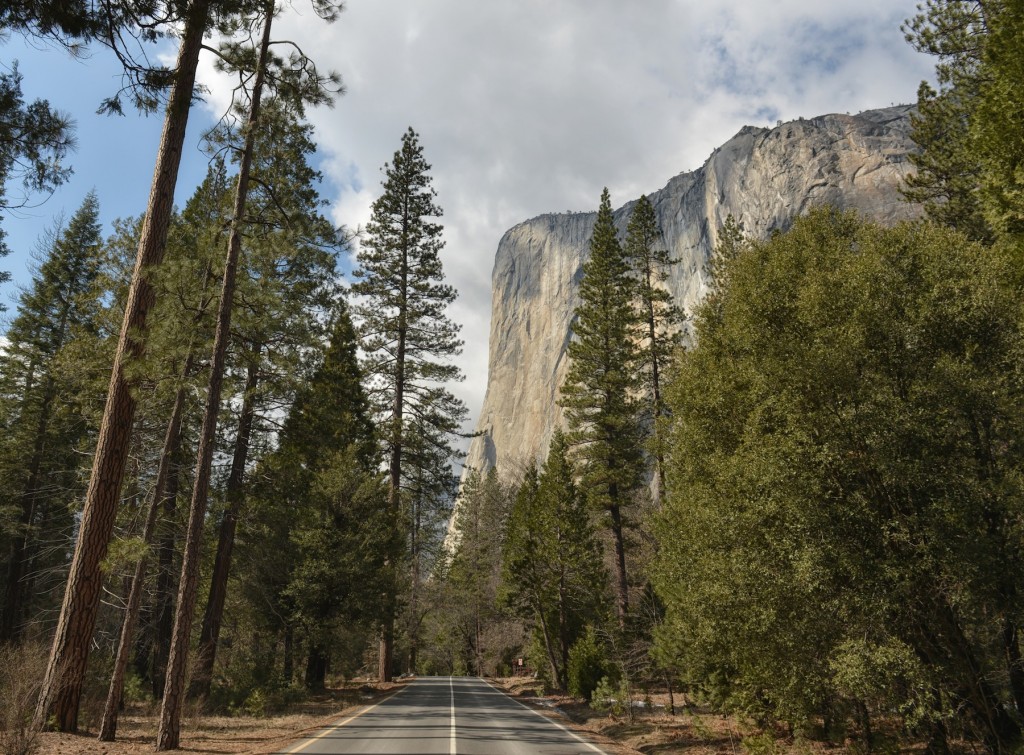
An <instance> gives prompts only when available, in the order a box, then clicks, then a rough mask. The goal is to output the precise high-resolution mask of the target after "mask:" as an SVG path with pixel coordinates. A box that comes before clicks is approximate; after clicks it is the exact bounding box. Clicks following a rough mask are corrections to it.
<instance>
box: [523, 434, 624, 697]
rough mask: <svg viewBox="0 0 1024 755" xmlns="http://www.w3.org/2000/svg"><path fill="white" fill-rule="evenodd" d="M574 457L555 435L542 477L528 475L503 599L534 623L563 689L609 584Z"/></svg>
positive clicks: (553, 675)
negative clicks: (573, 653) (573, 652)
mask: <svg viewBox="0 0 1024 755" xmlns="http://www.w3.org/2000/svg"><path fill="white" fill-rule="evenodd" d="M568 451H569V449H568V443H567V441H566V438H565V436H564V435H563V434H562V433H561V431H557V430H556V432H555V435H554V437H553V438H552V439H551V447H550V449H549V451H548V458H547V460H546V461H545V462H544V466H543V468H542V469H541V472H540V475H539V476H538V475H537V473H536V472H535V471H533V470H529V471H528V472H527V474H526V475H525V477H524V479H523V482H522V483H521V485H520V487H519V490H518V492H517V494H516V497H515V501H514V502H513V505H512V511H511V514H510V517H509V525H508V540H507V542H506V545H505V553H504V564H503V600H504V602H505V603H506V604H508V605H510V606H512V607H513V609H514V610H516V611H517V612H518V614H519V615H520V616H521V617H522V618H523V619H525V620H527V621H529V622H530V623H531V624H532V625H533V627H534V630H535V634H536V636H537V638H538V641H539V643H540V646H541V648H542V650H543V654H542V655H543V656H544V657H545V658H546V661H547V664H546V665H547V666H548V670H550V673H549V674H548V675H549V676H550V677H551V682H552V683H553V684H557V685H559V686H561V687H562V688H565V687H566V685H567V684H568V677H567V674H568V658H569V649H570V648H571V647H572V646H573V643H575V642H576V640H577V638H578V637H579V636H580V634H581V633H582V631H583V629H584V626H585V624H586V623H587V622H588V621H596V620H597V619H598V618H599V617H600V615H601V608H602V603H603V600H602V598H603V597H604V595H605V590H606V584H607V575H606V574H605V572H604V569H603V568H602V565H601V551H600V547H599V545H598V543H597V539H596V537H595V533H594V530H593V526H592V524H591V522H590V516H589V512H588V510H587V505H586V499H585V498H584V496H583V494H582V492H581V491H580V490H579V488H578V487H577V485H576V482H575V479H574V472H573V468H572V466H571V464H570V462H569V459H568ZM537 657H538V659H539V658H540V657H542V656H541V654H538V656H537ZM545 671H547V670H545Z"/></svg>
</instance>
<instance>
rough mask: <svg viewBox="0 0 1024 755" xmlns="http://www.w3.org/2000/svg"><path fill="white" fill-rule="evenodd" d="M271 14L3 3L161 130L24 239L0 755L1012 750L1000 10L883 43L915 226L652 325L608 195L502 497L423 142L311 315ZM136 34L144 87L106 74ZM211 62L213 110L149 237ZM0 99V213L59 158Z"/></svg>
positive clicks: (316, 270) (978, 2) (299, 85)
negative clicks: (417, 683) (476, 442)
mask: <svg viewBox="0 0 1024 755" xmlns="http://www.w3.org/2000/svg"><path fill="white" fill-rule="evenodd" d="M312 5H313V8H314V10H315V11H316V14H317V16H318V17H319V18H320V19H322V20H323V21H324V22H330V21H333V20H334V19H335V18H336V17H337V15H338V13H339V12H340V10H341V8H340V4H339V3H334V2H330V0H312ZM279 12H280V9H279V8H278V7H277V6H276V5H275V3H274V2H272V1H268V0H263V1H262V2H259V1H257V0H233V1H232V2H222V3H212V2H209V0H191V2H187V3H166V4H164V3H155V4H154V3H135V2H113V3H101V4H99V5H95V6H94V5H93V4H88V3H49V2H41V3H32V4H24V5H5V6H4V7H2V8H0V26H2V27H3V28H4V29H5V30H6V32H7V33H16V34H24V35H29V36H31V37H34V38H37V39H40V40H47V41H48V43H53V44H59V45H65V46H69V47H71V46H74V45H82V44H94V45H99V46H106V47H109V48H111V49H113V50H114V51H115V52H116V53H117V54H118V56H119V59H120V60H121V61H122V62H123V64H124V74H125V75H124V79H123V84H124V86H123V89H122V90H121V91H120V93H119V94H117V95H115V96H113V97H111V98H110V99H108V100H107V101H106V102H105V103H104V105H103V106H104V107H105V108H106V109H107V110H109V111H111V112H118V111H120V110H122V109H123V108H125V107H136V108H140V109H143V110H148V111H153V112H162V113H163V117H164V129H163V133H162V136H161V143H160V145H159V147H160V148H159V152H158V158H157V165H156V166H155V167H156V169H155V172H154V179H153V186H152V191H151V194H150V197H149V200H148V203H147V204H146V205H144V206H142V205H140V207H139V214H138V215H137V216H136V217H128V218H124V219H121V220H119V221H118V222H117V223H115V225H114V227H113V229H112V231H111V232H110V233H109V234H108V235H104V234H103V231H102V228H101V225H100V222H99V217H100V203H101V202H102V199H103V198H102V197H100V196H97V195H95V194H90V195H89V196H88V197H87V198H86V200H85V201H84V202H83V203H82V205H81V207H79V208H78V209H77V210H76V211H75V212H74V213H73V214H72V215H71V216H70V217H68V218H66V219H59V220H57V221H55V222H54V224H53V226H52V229H51V230H50V232H49V233H48V234H47V235H46V237H45V238H43V239H41V240H40V243H39V250H40V256H39V259H38V265H37V267H36V269H35V270H34V277H33V280H32V282H31V284H30V285H29V286H27V287H26V288H25V289H24V290H23V291H22V293H21V295H20V297H19V298H18V300H17V304H16V305H15V307H14V308H13V309H12V311H11V312H10V313H8V315H9V318H8V319H9V324H8V327H7V330H6V334H5V343H4V346H3V349H2V352H0V407H2V408H0V423H2V429H3V432H2V433H0V481H2V484H0V565H2V569H0V575H2V578H3V587H2V596H3V597H2V603H0V609H2V613H0V699H2V700H3V707H4V711H3V714H2V718H3V721H2V726H0V733H2V734H3V735H4V736H5V737H8V735H11V732H20V731H22V730H24V729H34V730H38V729H41V728H43V727H49V728H55V729H59V730H61V731H70V732H74V731H77V730H80V729H89V730H91V731H97V732H99V735H100V737H101V738H102V739H106V740H113V739H114V738H115V737H116V736H117V727H118V715H119V712H120V711H121V710H122V709H123V706H124V705H125V704H126V703H147V704H151V705H152V706H154V710H156V709H158V710H159V731H158V734H157V742H156V744H157V748H158V749H160V750H166V749H176V748H178V747H179V746H180V737H181V729H182V716H183V710H184V709H185V706H186V705H188V704H194V705H198V706H201V707H202V708H203V709H205V710H207V711H218V712H227V713H234V712H240V711H248V712H254V711H255V712H266V711H269V710H273V709H281V708H284V707H286V706H287V705H288V704H289V703H290V702H292V701H295V700H298V699H301V698H302V697H303V696H304V695H307V694H309V693H310V692H315V691H318V690H322V689H323V688H324V687H325V686H326V685H331V684H336V683H339V682H340V681H342V680H347V679H351V678H354V677H357V676H358V677H367V678H372V679H376V680H380V681H382V682H386V681H391V680H392V678H393V677H397V676H399V675H402V674H419V675H432V674H441V675H460V674H474V675H487V676H498V675H511V674H513V673H527V674H535V675H536V676H537V678H538V679H540V680H541V681H542V682H543V683H544V684H545V685H546V686H548V687H549V688H552V689H560V690H565V691H566V692H568V693H569V694H571V695H575V696H578V697H580V698H586V699H593V700H594V701H595V703H596V704H600V705H608V704H615V705H618V706H624V707H625V708H626V709H629V708H630V707H631V705H632V700H633V699H634V698H640V697H642V696H643V695H645V694H647V693H648V692H649V691H650V690H651V689H658V690H666V691H667V692H668V693H669V695H670V699H671V700H672V701H673V702H674V703H676V704H678V705H679V706H680V707H682V706H687V705H693V704H700V705H704V706H710V707H711V708H712V709H714V710H717V711H721V712H723V713H733V714H740V715H743V716H746V717H749V718H750V719H751V720H754V721H756V722H759V723H760V724H762V725H764V726H766V727H767V726H769V725H773V726H774V727H775V728H774V729H773V731H780V732H783V733H784V734H785V735H787V736H793V737H796V738H805V739H819V740H827V741H831V742H840V743H841V742H848V743H852V744H851V746H856V747H859V748H862V749H864V750H872V749H885V748H891V747H894V746H898V745H899V744H900V743H911V742H915V743H918V744H922V743H923V744H925V745H926V746H927V749H928V751H929V752H936V753H943V752H949V751H953V750H957V749H959V748H968V749H971V748H978V747H981V748H984V749H986V750H988V751H991V752H1013V751H1016V749H1017V748H1019V747H1020V746H1021V745H1022V744H1024V736H1022V727H1024V658H1022V649H1021V638H1020V634H1021V631H1022V629H1024V596H1022V595H1021V587H1020V586H1021V584H1022V583H1024V488H1022V484H1024V478H1022V474H1021V470H1022V468H1024V467H1022V464H1024V446H1022V445H1019V444H1021V442H1022V436H1024V372H1022V369H1021V364H1022V358H1024V312H1022V310H1021V301H1022V297H1021V289H1022V285H1024V88H1022V86H1021V82H1024V1H1022V0H929V2H927V3H926V4H925V5H924V6H922V9H921V12H920V15H918V16H917V17H915V18H912V19H909V20H908V21H907V22H906V25H905V29H904V30H905V32H906V36H907V40H908V43H909V44H911V45H913V46H914V47H915V48H916V49H918V50H919V51H922V52H925V53H928V54H931V55H933V56H935V58H936V61H937V64H936V82H937V85H936V87H932V86H929V85H926V84H925V85H922V87H921V89H920V92H919V101H918V109H917V113H916V115H915V116H914V121H913V126H914V138H915V141H916V142H917V144H918V145H919V147H920V151H919V152H918V153H916V154H915V155H914V156H913V158H912V160H913V162H914V164H915V166H916V168H917V171H916V174H915V175H914V176H913V177H912V178H911V179H910V180H909V181H908V184H907V186H906V187H905V190H904V192H905V195H906V199H907V201H912V202H916V203H919V204H920V205H921V206H922V207H923V216H922V218H921V219H920V220H918V221H916V222H913V223H908V224H903V225H900V226H898V227H894V228H883V227H880V226H878V225H876V224H874V223H872V222H871V221H870V220H869V219H865V218H861V217H858V216H856V215H854V214H847V213H841V212H838V211H836V210H833V209H830V208H827V207H822V208H818V209H814V210H812V211H811V212H809V213H808V214H807V215H806V216H804V217H801V218H798V219H795V220H794V222H793V223H792V226H791V227H789V228H787V229H780V230H779V232H777V233H775V234H774V235H773V236H772V237H771V238H769V239H765V240H759V239H751V238H748V237H746V236H745V235H744V232H743V228H741V227H739V226H738V225H737V224H736V223H735V222H734V221H733V220H732V219H731V218H730V219H729V220H728V221H727V222H726V223H725V224H724V226H723V227H721V228H719V229H716V236H717V238H718V244H717V247H716V249H715V253H714V256H713V258H712V259H711V260H709V262H708V269H707V274H708V276H709V278H710V279H711V280H712V282H713V285H712V288H711V291H710V293H709V294H708V296H707V297H706V299H705V301H704V303H703V304H702V305H701V306H700V307H699V308H698V309H697V310H696V311H695V312H691V313H683V312H681V311H680V310H679V309H678V308H677V307H676V306H675V304H674V303H673V301H672V298H671V296H670V295H669V294H668V292H667V290H666V287H665V285H664V283H665V281H666V279H667V277H668V275H669V272H670V269H671V267H672V265H673V264H674V261H673V260H672V259H671V257H670V255H669V254H668V252H667V251H666V250H665V249H664V248H663V242H662V239H661V232H660V229H659V228H658V225H657V220H656V216H655V213H654V211H653V208H652V207H651V205H650V203H649V202H648V201H647V200H646V198H641V199H640V201H639V202H637V203H636V204H635V206H634V208H633V211H632V216H631V218H630V221H629V225H628V229H627V231H626V234H625V236H624V237H622V238H620V235H619V234H618V232H617V230H616V227H615V224H614V222H613V218H612V205H611V198H610V196H609V194H608V192H607V190H606V191H605V192H604V193H603V194H602V196H601V197H600V203H599V209H598V214H597V220H596V223H595V227H594V230H593V235H592V237H591V239H590V242H589V244H590V246H589V256H588V259H587V262H586V263H585V265H584V268H583V277H582V280H581V282H580V299H581V304H580V306H579V308H578V309H577V311H576V318H575V320H574V326H573V334H572V341H571V342H570V345H569V347H568V357H569V370H568V373H567V377H566V379H565V382H564V384H563V385H562V386H561V391H560V405H561V407H562V408H563V409H564V412H565V418H566V423H565V427H564V430H562V431H559V432H557V433H556V434H555V436H554V438H553V440H552V442H551V445H550V448H549V449H548V450H547V452H546V458H545V459H544V460H543V461H542V463H538V464H537V466H535V467H533V466H529V465H524V466H522V467H520V468H515V469H479V470H478V469H467V470H464V471H463V470H461V469H460V466H459V458H460V455H459V453H458V447H459V437H460V433H461V427H462V424H463V422H464V420H465V418H466V416H467V408H466V407H465V406H464V405H463V404H462V402H461V401H460V400H459V399H458V398H457V397H456V396H455V395H454V394H453V393H452V392H451V391H450V386H451V385H452V384H453V382H455V381H458V380H460V379H461V377H462V376H461V374H460V371H459V369H458V368H457V367H456V366H454V363H453V361H452V359H453V357H455V356H457V355H458V354H459V353H460V350H461V348H462V342H461V340H460V327H459V325H458V324H457V323H455V322H453V321H452V320H451V319H450V318H449V316H448V308H449V306H450V305H451V304H452V303H453V302H454V301H455V299H456V296H457V292H456V291H455V290H454V289H453V288H452V287H451V286H449V285H447V284H446V283H445V277H444V271H443V269H442V265H441V257H440V252H441V250H442V249H443V246H444V240H443V227H442V225H441V223H440V218H441V216H442V210H441V208H440V207H439V206H438V202H437V196H436V192H435V191H434V189H433V186H432V179H431V175H430V170H431V166H430V165H429V163H428V162H427V161H426V158H425V150H424V147H423V145H421V143H420V140H419V135H418V134H417V133H416V131H414V130H413V129H412V128H410V129H409V130H408V131H407V132H406V133H405V134H403V135H400V143H399V145H398V149H397V151H395V153H394V155H393V157H392V158H391V160H390V161H389V162H388V164H387V165H386V166H385V168H384V171H383V180H382V182H381V186H380V189H379V191H378V193H377V198H376V200H375V201H374V203H373V206H372V218H371V221H370V223H369V224H368V226H367V227H366V228H365V229H363V230H362V231H361V232H360V233H359V234H358V236H359V239H358V244H359V254H358V256H354V257H353V259H354V263H353V264H354V268H355V269H354V270H353V271H352V273H351V279H350V280H343V279H342V276H341V275H340V274H339V270H338V268H339V264H338V263H339V258H340V257H341V256H342V255H347V254H350V253H352V251H353V246H354V243H355V236H356V234H354V233H353V232H350V231H349V230H348V229H346V228H338V227H335V226H334V225H333V224H332V222H330V221H329V220H328V219H327V216H326V215H327V202H326V200H325V199H324V198H323V197H322V196H321V194H320V191H321V187H320V183H321V176H320V174H319V172H318V171H317V170H316V168H315V167H314V163H313V155H314V153H315V144H314V141H313V130H312V127H311V126H310V124H309V122H308V120H307V117H306V111H307V108H310V107H313V106H317V105H323V104H326V103H328V102H330V101H331V100H332V99H333V98H335V97H336V96H339V95H340V93H341V80H340V78H339V77H338V76H337V75H336V74H334V73H331V72H325V71H322V70H320V69H319V68H318V67H317V65H316V63H315V62H314V61H312V60H310V59H309V58H307V57H306V56H305V55H304V54H303V53H302V51H301V50H299V49H298V48H294V47H288V46H287V45H282V44H281V43H279V42H275V37H274V29H273V24H274V21H275V19H276V18H277V17H278V13H279ZM172 30H174V34H175V36H176V37H177V44H178V55H177V59H176V62H175V63H174V65H173V66H171V67H163V66H160V65H158V64H155V63H153V62H152V61H151V60H149V59H148V58H146V57H145V56H144V55H140V54H138V50H139V49H141V48H140V45H142V44H146V43H150V42H153V41H154V40H156V39H160V38H163V37H165V36H168V35H170V33H171V31H172ZM210 38H216V39H222V40H225V41H223V42H222V43H220V45H219V46H218V47H216V49H213V48H212V47H211V46H210V44H209V42H208V41H207V43H205V49H207V50H208V51H211V52H214V53H215V54H216V55H217V58H218V66H220V67H221V68H222V70H224V71H227V72H231V73H233V74H235V75H236V79H237V81H238V82H239V84H238V88H237V90H236V91H235V92H234V106H233V109H232V111H231V112H230V114H229V117H227V118H225V119H224V120H223V121H222V122H221V123H220V124H219V125H218V126H217V128H215V129H213V130H212V131H210V132H209V133H208V134H207V136H206V137H205V148H206V150H207V152H208V154H209V168H208V171H207V174H206V177H205V180H203V182H202V183H201V184H200V185H199V186H197V187H195V189H194V192H193V193H192V195H191V198H190V199H189V200H188V201H187V202H185V204H184V206H183V207H180V208H177V207H175V206H173V202H172V198H173V195H174V189H175V183H176V179H177V171H178V164H179V161H180V158H181V152H182V146H183V141H184V136H185V128H186V125H187V122H188V118H189V113H190V110H191V108H192V107H193V106H194V101H195V97H196V95H197V91H196V70H197V61H198V59H199V54H200V50H201V48H203V47H204V42H203V40H204V39H207V40H209V39H210ZM282 49H287V50H288V52H285V53H282V52H281V50H282ZM20 84H21V80H20V75H19V73H18V71H17V69H16V68H14V69H11V70H10V71H9V72H7V73H0V179H2V181H0V189H2V188H4V187H10V186H12V185H16V184H17V182H21V183H22V184H23V188H24V190H25V192H26V193H27V194H31V193H33V192H35V193H40V192H41V193H45V192H46V191H48V190H50V189H52V188H53V187H55V186H57V185H59V184H61V183H62V182H63V181H65V180H66V179H67V176H68V167H67V164H68V160H69V159H70V158H71V156H72V146H73V141H74V140H73V127H72V124H71V123H70V122H69V121H68V120H67V119H66V118H65V117H63V116H62V115H61V114H60V113H59V111H57V110H56V109H54V108H53V107H52V106H51V105H50V104H49V103H48V102H45V101H34V102H27V101H25V99H24V98H23V96H22V93H21V86H20ZM16 204H17V201H16V200H15V199H11V198H10V197H9V196H8V195H7V194H6V193H0V210H2V211H3V213H4V214H3V220H4V221H5V222H6V220H7V214H8V211H9V210H10V209H12V207H14V206H16ZM3 244H4V237H3V235H2V231H0V253H5V252H6V251H7V250H6V247H5V246H2V245H3ZM1018 454H1021V455H1020V456H1019V455H1018ZM33 664H35V667H38V668H39V669H40V675H39V678H38V680H30V683H28V684H25V683H23V682H24V680H22V679H19V677H20V676H21V675H22V669H28V668H33V667H34V666H33ZM44 670H45V671H44ZM15 739H16V738H14V737H13V735H11V736H10V737H9V738H8V739H5V740H4V741H5V742H7V741H15ZM26 741H27V740H26ZM5 746H6V745H5ZM12 751H13V750H12Z"/></svg>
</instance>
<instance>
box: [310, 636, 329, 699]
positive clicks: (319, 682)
mask: <svg viewBox="0 0 1024 755" xmlns="http://www.w3.org/2000/svg"><path fill="white" fill-rule="evenodd" d="M327 663H328V660H327V653H325V652H324V649H323V648H322V647H320V646H319V645H311V646H310V648H309V657H308V658H307V659H306V676H305V682H306V689H309V690H313V691H314V692H321V691H323V688H324V681H325V680H326V679H327Z"/></svg>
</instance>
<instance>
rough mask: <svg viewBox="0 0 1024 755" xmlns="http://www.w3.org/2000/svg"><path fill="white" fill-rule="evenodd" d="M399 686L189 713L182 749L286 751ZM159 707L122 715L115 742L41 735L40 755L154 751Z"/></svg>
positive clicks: (92, 733)
mask: <svg viewBox="0 0 1024 755" xmlns="http://www.w3.org/2000/svg"><path fill="white" fill-rule="evenodd" d="M398 686H400V685H398V684H390V685H388V684H373V685H368V684H364V685H360V686H353V687H351V688H345V689H335V690H328V691H327V692H325V693H324V694H322V695H318V696H316V697H313V698H311V699H310V700H308V701H306V702H304V703H301V704H299V705H295V706H292V710H291V712H289V713H288V714H286V715H280V716H267V717H266V718H254V717H251V716H201V715H195V714H193V715H188V716H186V717H185V718H184V720H183V721H182V727H181V750H182V751H183V752H193V753H211V755H212V754H214V753H216V754H217V755H220V754H221V753H255V754H261V755H262V754H265V753H274V752H281V751H282V750H286V749H287V748H288V747H289V746H291V744H293V743H294V742H295V740H297V739H299V738H301V737H302V736H304V735H305V734H309V733H312V732H315V731H317V730H318V729H321V728H323V727H324V726H327V725H329V724H332V723H334V722H336V721H338V720H339V719H341V718H344V717H345V714H346V713H347V712H349V711H354V710H355V709H356V708H358V707H360V706H362V705H366V704H369V703H372V702H374V701H375V700H379V699H381V698H382V697H384V696H386V695H387V694H389V693H390V692H391V691H392V690H394V689H396V688H397V687H398ZM158 714H159V711H158V710H152V711H151V710H127V711H125V712H124V713H122V714H121V717H120V721H119V726H118V739H117V741H116V742H100V741H99V740H98V739H97V738H96V730H95V728H93V729H92V730H88V729H86V730H83V731H82V732H80V733H78V734H62V733H59V732H45V733H43V734H40V735H39V745H40V747H39V749H38V750H37V753H39V755H78V753H83V754H88V755H137V754H138V753H152V752H153V751H154V743H155V741H156V730H157V716H158Z"/></svg>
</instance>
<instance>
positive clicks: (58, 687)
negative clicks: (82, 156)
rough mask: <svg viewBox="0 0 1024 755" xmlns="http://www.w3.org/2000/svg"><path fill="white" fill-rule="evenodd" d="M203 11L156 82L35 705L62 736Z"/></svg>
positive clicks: (190, 20)
mask: <svg viewBox="0 0 1024 755" xmlns="http://www.w3.org/2000/svg"><path fill="white" fill-rule="evenodd" d="M210 5H211V3H210V2H209V0H194V2H191V3H189V4H188V5H187V7H186V8H185V10H184V17H185V18H184V22H185V23H184V27H183V33H182V38H181V45H180V47H179V51H178V60H177V65H176V68H175V71H174V73H172V74H170V75H169V76H166V75H165V76H164V77H158V78H161V81H164V82H166V81H167V80H168V79H169V80H170V81H171V82H173V85H172V87H171V92H170V95H169V98H168V101H167V108H166V115H165V119H164V130H163V133H162V135H161V143H160V150H159V153H158V156H157V165H156V168H155V171H154V176H153V184H152V187H151V190H150V199H149V203H148V209H147V213H146V222H145V223H144V224H143V229H142V234H141V237H140V240H139V250H138V255H137V259H136V267H135V271H134V273H133V275H132V283H131V286H130V288H129V292H128V298H127V302H126V308H125V314H124V321H123V323H122V328H121V337H120V340H119V342H118V347H117V351H116V355H115V357H114V365H113V370H112V373H111V377H110V388H109V390H108V393H107V403H106V408H105V409H104V414H103V420H102V422H101V425H100V430H99V436H98V439H97V445H96V453H95V454H94V456H93V469H92V474H91V477H90V482H89V487H88V489H87V492H86V497H85V504H84V507H83V511H82V518H81V523H80V526H79V532H78V539H77V541H76V543H75V552H74V556H73V558H72V561H71V568H70V571H69V573H68V582H67V588H66V589H65V593H64V602H63V605H62V606H61V612H60V618H59V620H58V624H57V631H56V633H55V635H54V640H53V645H52V647H51V651H50V659H49V662H48V664H47V669H46V674H45V676H44V679H43V685H42V691H41V692H40V695H39V702H38V705H37V706H36V714H35V719H36V721H37V722H39V723H42V722H44V721H47V720H49V719H50V717H51V716H54V717H55V719H56V725H57V727H58V728H59V729H61V730H62V731H75V730H76V729H77V728H78V704H79V700H80V699H81V694H82V684H83V681H84V679H85V670H86V664H87V662H88V657H89V648H90V644H91V641H92V633H93V629H94V627H95V624H96V613H97V610H98V609H99V600H100V594H101V582H102V570H101V563H102V561H103V559H104V557H105V556H106V552H107V546H108V544H109V542H110V536H111V533H112V531H113V525H114V518H115V514H116V511H117V502H118V498H119V496H120V492H121V483H122V482H123V480H124V471H125V464H126V462H127V458H128V444H129V436H130V433H131V427H132V423H133V421H134V417H135V409H136V400H135V397H134V396H133V393H132V390H131V385H130V381H129V379H128V376H127V375H126V373H125V367H126V364H127V362H128V361H129V360H130V359H131V358H132V357H133V356H138V355H141V354H142V353H143V351H144V343H145V330H146V320H147V317H148V314H149V310H150V308H151V306H152V303H153V288H152V286H151V284H150V282H149V279H148V273H149V271H150V269H151V268H152V267H153V266H155V265H159V264H160V262H161V261H162V259H163V255H164V248H165V245H166V242H167V231H168V228H169V226H170V220H171V215H172V210H173V202H174V186H175V184H176V182H177V175H178V165H179V163H180V159H181V152H182V147H183V145H184V139H185V128H186V125H187V123H188V114H189V110H190V108H191V105H192V97H193V87H194V84H195V76H196V68H197V65H198V61H199V52H200V49H201V48H202V42H203V36H204V34H205V33H206V32H207V30H208V28H209V22H210ZM166 73H167V72H166V71H165V74H166Z"/></svg>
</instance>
